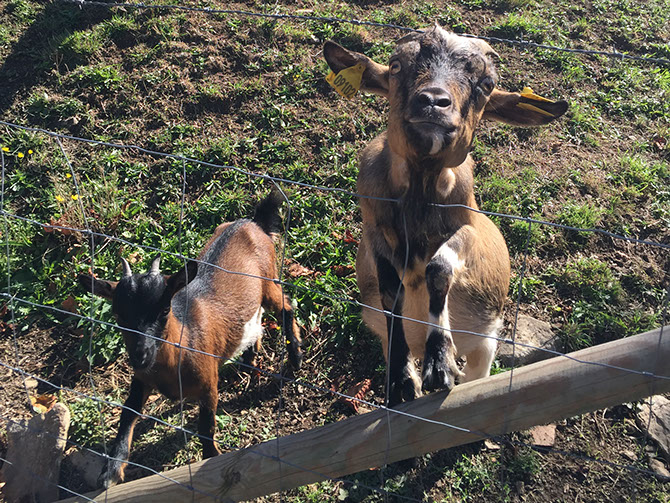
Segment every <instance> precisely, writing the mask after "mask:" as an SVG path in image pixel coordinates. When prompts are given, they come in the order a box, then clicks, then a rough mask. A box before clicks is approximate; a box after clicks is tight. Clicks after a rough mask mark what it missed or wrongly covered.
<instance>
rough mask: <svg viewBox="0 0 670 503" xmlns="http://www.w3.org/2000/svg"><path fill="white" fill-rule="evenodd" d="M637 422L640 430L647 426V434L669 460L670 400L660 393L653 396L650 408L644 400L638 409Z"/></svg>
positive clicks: (645, 428)
mask: <svg viewBox="0 0 670 503" xmlns="http://www.w3.org/2000/svg"><path fill="white" fill-rule="evenodd" d="M650 416H651V421H650V420H649V418H650ZM637 422H638V426H639V427H640V429H641V430H642V431H646V430H647V425H648V426H649V436H650V437H651V438H653V439H654V441H655V442H656V443H657V444H658V446H659V448H660V449H661V451H663V454H664V456H665V458H666V459H669V460H670V400H668V399H667V398H665V397H664V396H662V395H655V396H653V397H652V406H651V410H650V407H649V401H648V400H646V401H645V402H644V403H643V404H641V405H640V407H639V409H638V413H637Z"/></svg>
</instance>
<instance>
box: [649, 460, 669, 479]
mask: <svg viewBox="0 0 670 503" xmlns="http://www.w3.org/2000/svg"><path fill="white" fill-rule="evenodd" d="M649 468H651V470H652V471H653V472H654V473H655V474H656V476H657V477H658V478H660V479H663V480H666V481H667V480H670V472H669V471H668V469H667V468H666V467H665V465H664V464H663V462H662V461H659V460H658V459H656V458H650V459H649Z"/></svg>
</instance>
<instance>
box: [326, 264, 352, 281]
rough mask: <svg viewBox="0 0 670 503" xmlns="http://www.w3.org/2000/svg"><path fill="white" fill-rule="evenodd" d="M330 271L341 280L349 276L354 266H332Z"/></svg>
mask: <svg viewBox="0 0 670 503" xmlns="http://www.w3.org/2000/svg"><path fill="white" fill-rule="evenodd" d="M330 269H331V271H333V273H334V274H335V276H337V277H339V278H343V277H344V276H349V275H350V274H351V273H352V272H354V266H353V265H334V266H331V268H330Z"/></svg>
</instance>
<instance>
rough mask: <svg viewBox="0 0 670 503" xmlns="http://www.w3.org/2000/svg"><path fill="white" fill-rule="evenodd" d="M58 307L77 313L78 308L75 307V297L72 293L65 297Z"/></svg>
mask: <svg viewBox="0 0 670 503" xmlns="http://www.w3.org/2000/svg"><path fill="white" fill-rule="evenodd" d="M60 307H62V308H63V309H65V310H66V311H70V312H71V313H78V312H79V310H78V309H77V307H78V306H77V301H76V300H75V298H74V297H73V296H72V295H70V296H69V297H68V298H67V299H65V300H64V301H63V302H62V303H61V305H60Z"/></svg>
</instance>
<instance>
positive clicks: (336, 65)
mask: <svg viewBox="0 0 670 503" xmlns="http://www.w3.org/2000/svg"><path fill="white" fill-rule="evenodd" d="M323 57H324V58H325V59H326V63H328V66H329V67H330V69H331V70H332V71H333V72H334V73H339V72H341V71H342V70H344V69H345V68H350V67H352V66H355V65H358V64H361V65H363V67H364V68H365V70H364V71H363V78H362V80H361V90H363V91H367V92H369V93H374V94H378V95H379V96H384V97H385V98H388V93H389V67H388V66H386V65H380V64H379V63H375V62H374V61H372V60H371V59H370V58H368V57H367V56H366V55H365V54H361V53H360V52H353V51H349V50H347V49H345V48H344V47H342V46H341V45H339V44H336V43H335V42H331V41H330V40H329V41H327V42H326V43H325V44H324V46H323Z"/></svg>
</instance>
